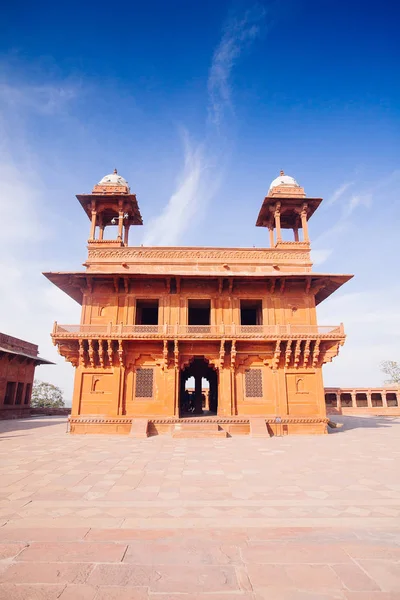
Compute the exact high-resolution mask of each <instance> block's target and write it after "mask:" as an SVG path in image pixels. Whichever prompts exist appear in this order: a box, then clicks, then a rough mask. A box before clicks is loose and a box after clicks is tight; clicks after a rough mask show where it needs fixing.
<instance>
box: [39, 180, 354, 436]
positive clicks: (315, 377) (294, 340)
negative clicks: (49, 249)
mask: <svg viewBox="0 0 400 600" xmlns="http://www.w3.org/2000/svg"><path fill="white" fill-rule="evenodd" d="M77 198H78V200H79V202H80V204H81V205H82V208H83V210H84V211H85V213H86V215H87V216H88V218H89V220H90V222H91V228H90V237H89V241H88V247H89V250H88V257H87V260H86V262H85V264H84V266H85V270H84V271H81V272H75V271H74V272H63V273H62V272H61V273H60V272H52V273H45V275H46V277H47V278H48V279H49V280H50V281H52V282H53V283H54V284H55V285H57V286H58V287H59V288H61V289H62V290H63V291H65V292H66V293H67V294H69V295H70V296H71V297H72V298H74V299H75V300H76V301H77V302H78V303H79V304H81V305H82V315H81V322H80V324H76V325H59V324H57V323H55V325H54V329H53V333H52V337H53V341H54V343H55V344H56V345H57V346H58V350H59V352H60V354H61V355H63V356H64V357H65V358H66V360H68V361H69V362H71V363H72V364H73V365H74V366H75V367H76V375H75V387H74V396H73V403H72V414H71V418H70V427H71V432H73V433H89V432H112V433H125V434H128V433H129V432H136V433H137V434H138V435H140V434H141V435H147V434H155V433H170V434H172V435H175V436H179V435H186V434H189V435H190V432H195V429H196V427H198V428H202V429H203V430H208V432H209V433H210V435H211V434H212V433H214V434H215V435H222V436H223V435H225V436H226V435H227V434H240V433H249V432H252V433H253V435H268V433H274V432H275V431H277V430H278V429H279V431H283V433H289V434H291V433H325V432H326V427H327V418H326V407H325V397H324V387H323V381H322V366H323V364H324V363H326V362H330V361H331V360H332V359H333V358H334V357H335V356H336V355H337V354H338V351H339V347H340V345H341V344H343V343H344V340H345V334H344V329H343V325H341V324H338V325H319V324H318V323H317V317H316V306H317V304H319V303H320V302H323V301H324V300H325V299H326V298H327V297H328V296H330V295H331V294H332V293H333V292H335V291H336V290H337V289H338V288H339V287H340V286H341V285H343V284H344V283H345V282H346V281H348V280H349V279H350V278H351V275H336V274H331V273H316V272H313V271H312V263H311V259H310V241H309V236H308V222H309V219H310V218H311V217H312V215H313V214H314V212H315V210H317V208H318V206H319V205H320V203H321V198H308V197H307V196H306V194H305V192H304V189H303V188H302V187H301V186H300V185H299V184H298V183H297V182H296V181H295V180H294V179H293V178H292V177H288V176H286V175H284V174H283V172H281V174H280V176H279V177H277V178H276V179H275V180H274V181H273V182H272V183H271V186H270V188H269V191H268V194H267V196H266V198H265V199H264V201H263V203H262V206H261V209H260V213H259V215H258V218H257V223H256V225H257V226H258V227H264V228H266V229H268V236H266V237H268V239H269V248H209V247H207V248H206V247H196V248H193V247H190V248H189V247H137V246H136V247H135V246H129V243H128V237H129V231H130V228H131V227H132V226H137V225H142V217H141V214H140V211H139V207H138V203H137V200H136V196H135V194H132V193H131V191H130V189H129V187H128V184H127V182H126V181H125V179H123V178H122V177H121V176H119V175H118V174H117V172H116V171H115V172H114V173H113V174H111V175H108V176H106V177H104V178H103V179H102V180H101V181H100V182H99V183H98V184H97V185H95V186H94V188H93V191H92V193H91V194H81V195H78V196H77ZM238 218H239V216H238ZM112 226H114V227H115V229H116V236H115V239H113V240H109V239H105V236H104V231H105V228H108V227H112ZM290 232H291V239H288V237H289V236H288V235H287V234H288V233H289V234H290ZM193 378H194V382H195V385H194V387H195V398H194V405H193V407H192V413H191V414H190V415H188V414H186V413H185V410H186V409H187V406H186V404H185V397H186V396H187V387H188V386H190V385H192V384H191V383H190V382H192V381H193ZM203 379H206V380H208V388H209V397H208V410H207V411H206V412H205V413H204V411H203V407H202V380H203ZM188 432H189V433H188Z"/></svg>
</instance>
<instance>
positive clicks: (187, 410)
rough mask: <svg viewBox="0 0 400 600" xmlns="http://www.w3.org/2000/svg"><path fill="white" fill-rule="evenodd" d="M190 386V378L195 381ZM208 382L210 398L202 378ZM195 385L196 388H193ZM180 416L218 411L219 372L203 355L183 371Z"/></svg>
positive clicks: (211, 413)
mask: <svg viewBox="0 0 400 600" xmlns="http://www.w3.org/2000/svg"><path fill="white" fill-rule="evenodd" d="M192 378H193V379H194V386H193V384H192V385H190V386H188V385H187V383H188V380H191V381H193V379H192ZM204 379H206V380H207V382H208V399H206V397H205V396H206V390H205V389H204V387H203V384H202V380H204ZM193 387H194V389H193ZM206 400H208V409H207V408H205V405H206V406H207V403H206ZM179 412H180V416H193V415H201V414H210V415H213V414H214V415H216V414H217V413H218V374H217V371H215V370H214V369H213V368H212V367H211V366H210V365H209V364H208V362H207V361H206V360H205V359H204V357H202V356H198V357H195V358H194V360H193V361H192V362H191V363H190V364H189V365H188V366H187V367H186V368H185V369H184V370H183V371H182V372H181V378H180V394H179Z"/></svg>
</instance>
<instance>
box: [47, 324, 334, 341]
mask: <svg viewBox="0 0 400 600" xmlns="http://www.w3.org/2000/svg"><path fill="white" fill-rule="evenodd" d="M344 335H345V334H344V328H343V324H342V323H341V324H340V325H291V324H287V325H236V324H234V323H233V324H231V325H225V324H220V325H178V324H177V325H168V324H164V325H124V324H122V323H120V324H118V325H114V324H112V323H108V324H101V325H59V324H58V323H57V322H56V323H54V328H53V333H52V337H53V339H63V338H64V339H65V338H67V339H73V338H96V339H99V338H105V339H107V338H109V339H117V338H119V339H167V338H168V339H191V338H193V339H224V338H228V339H229V338H230V339H233V338H235V339H248V340H254V339H258V340H259V339H271V340H276V339H290V338H291V339H297V338H301V339H304V338H312V339H316V338H321V339H335V340H337V339H341V338H344Z"/></svg>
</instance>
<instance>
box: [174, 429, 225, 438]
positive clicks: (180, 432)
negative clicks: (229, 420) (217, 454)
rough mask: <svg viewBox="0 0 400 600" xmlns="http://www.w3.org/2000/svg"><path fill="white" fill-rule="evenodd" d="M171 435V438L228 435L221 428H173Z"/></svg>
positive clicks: (219, 436) (223, 436)
mask: <svg viewBox="0 0 400 600" xmlns="http://www.w3.org/2000/svg"><path fill="white" fill-rule="evenodd" d="M172 437H173V438H181V439H182V438H186V439H187V438H226V437H228V434H227V432H226V431H224V430H223V429H220V430H218V431H213V430H207V429H204V430H198V429H197V430H196V429H194V430H193V431H190V430H187V429H178V430H174V431H173V432H172Z"/></svg>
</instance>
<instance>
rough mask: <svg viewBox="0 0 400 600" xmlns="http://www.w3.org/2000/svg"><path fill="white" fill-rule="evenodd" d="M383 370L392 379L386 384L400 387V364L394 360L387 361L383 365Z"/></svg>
mask: <svg viewBox="0 0 400 600" xmlns="http://www.w3.org/2000/svg"><path fill="white" fill-rule="evenodd" d="M381 370H382V371H383V372H384V373H385V375H389V377H390V379H387V380H386V381H385V383H388V384H392V385H400V363H398V362H395V361H394V360H385V361H383V362H382V363H381Z"/></svg>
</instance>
